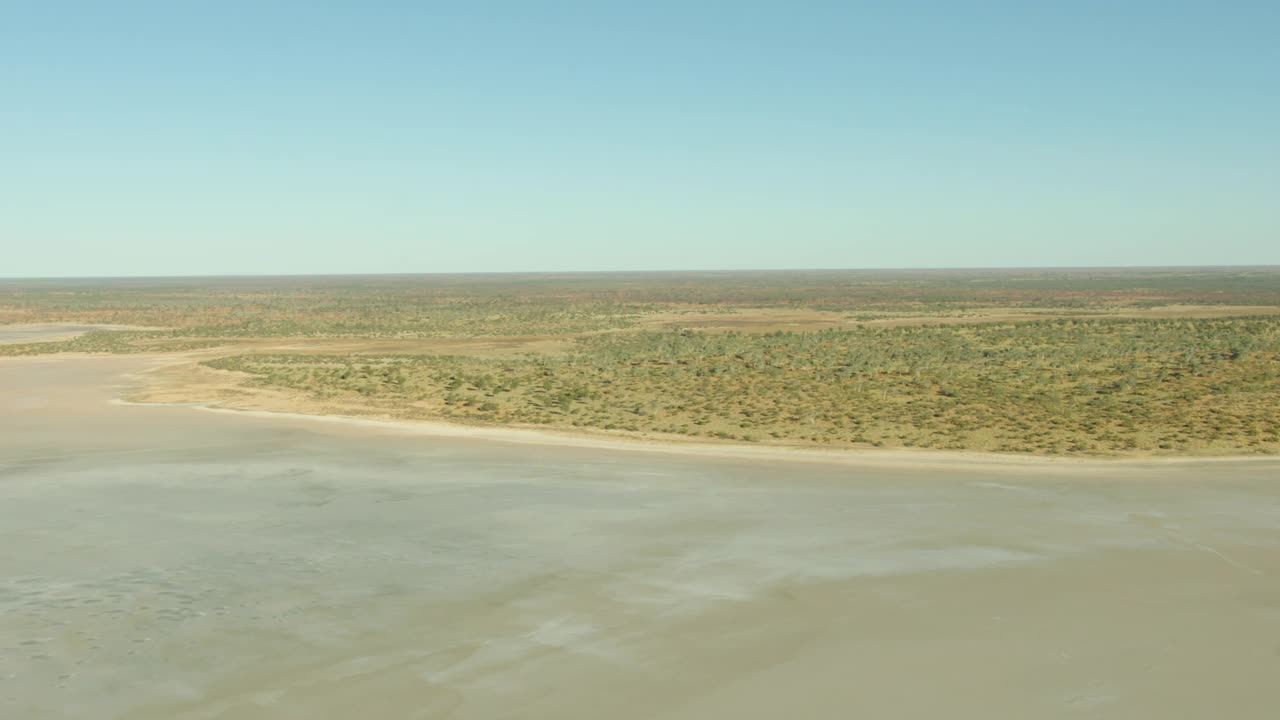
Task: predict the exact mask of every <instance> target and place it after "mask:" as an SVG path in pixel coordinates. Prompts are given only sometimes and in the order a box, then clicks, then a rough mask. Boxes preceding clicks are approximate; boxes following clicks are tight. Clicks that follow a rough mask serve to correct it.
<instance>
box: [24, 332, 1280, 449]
mask: <svg viewBox="0 0 1280 720" xmlns="http://www.w3.org/2000/svg"><path fill="white" fill-rule="evenodd" d="M123 357H130V358H133V359H136V360H138V361H139V362H140V363H142V364H143V367H139V368H136V369H134V370H130V371H126V372H123V373H121V374H120V375H119V376H118V379H119V380H121V381H123V382H118V383H113V384H112V385H111V386H109V387H104V388H103V389H104V390H105V391H107V392H108V393H110V395H111V397H110V398H109V399H108V402H110V403H111V404H118V405H128V406H135V407H181V408H189V409H194V410H202V411H206V412H212V413H220V414H237V415H240V416H242V417H256V418H263V419H269V420H276V421H290V422H318V423H327V424H329V425H330V426H332V427H336V428H346V429H351V430H358V429H364V430H372V431H377V432H392V433H399V434H409V435H422V436H431V437H442V438H449V437H452V438H459V439H465V440H477V441H487V442H500V443H507V444H519V445H531V446H542V447H567V448H583V449H595V450H606V451H611V452H616V451H624V452H642V453H659V454H665V455H672V456H683V457H700V458H707V459H718V460H730V461H745V462H751V461H759V462H782V463H805V464H825V465H843V466H849V467H881V468H903V469H908V468H913V469H935V470H937V469H946V468H954V467H966V468H972V469H986V470H993V471H996V470H998V471H1029V472H1050V473H1070V474H1091V473H1095V472H1099V471H1116V470H1121V471H1150V470H1153V469H1159V468H1170V469H1173V468H1177V467H1184V466H1187V465H1193V464H1206V463H1212V464H1247V463H1264V464H1265V463H1274V464H1276V465H1278V466H1280V457H1278V456H1275V455H1257V454H1255V455H1246V454H1205V455H1190V454H1188V455H1177V456H1171V455H1147V456H1124V455H1120V456H1073V455H1017V454H1003V453H993V452H985V451H980V450H934V449H928V448H852V447H850V448H821V447H804V446H787V445H777V444H751V445H748V444H743V443H734V442H718V441H709V440H706V439H694V438H688V439H686V438H680V437H634V436H625V435H617V434H610V433H608V432H607V431H595V432H593V431H591V430H589V429H564V428H547V427H532V426H485V425H472V424H464V423H456V422H449V421H447V420H416V419H415V420H409V419H398V418H391V417H387V416H377V415H371V416H357V415H344V414H341V413H308V412H297V411H291V410H273V409H261V408H252V409H251V408H236V407H229V406H226V405H222V404H219V403H216V402H202V401H193V402H184V401H166V400H160V401H145V400H144V401H135V400H127V399H125V397H124V396H125V395H127V394H129V393H128V388H127V387H126V386H127V385H133V384H135V383H136V382H137V381H138V380H141V377H140V376H142V375H145V374H146V373H147V372H149V371H151V370H156V369H159V368H162V367H170V366H173V365H176V364H181V363H182V362H184V361H185V360H187V359H188V358H184V357H183V356H181V355H177V354H167V353H166V354H138V355H130V356H118V355H99V354H91V353H61V354H58V355H47V356H46V355H41V356H17V357H5V358H0V362H15V363H43V362H54V363H61V362H73V361H76V360H101V359H108V358H115V359H121V358H123Z"/></svg>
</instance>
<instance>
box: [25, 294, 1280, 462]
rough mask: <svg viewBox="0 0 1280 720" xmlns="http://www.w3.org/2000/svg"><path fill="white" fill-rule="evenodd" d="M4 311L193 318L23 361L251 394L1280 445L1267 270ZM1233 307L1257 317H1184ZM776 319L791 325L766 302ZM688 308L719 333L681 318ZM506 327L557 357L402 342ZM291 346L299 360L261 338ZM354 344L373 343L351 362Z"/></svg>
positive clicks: (478, 410)
mask: <svg viewBox="0 0 1280 720" xmlns="http://www.w3.org/2000/svg"><path fill="white" fill-rule="evenodd" d="M63 282H64V283H69V282H70V281H63ZM139 282H141V281H139ZM153 282H157V283H158V282H159V281H153ZM166 282H167V281H166ZM308 283H309V284H308ZM55 288H58V289H56V290H55ZM89 288H95V289H92V290H90V289H89ZM0 297H4V298H7V300H5V301H4V302H3V303H0V317H5V318H7V319H8V320H10V321H14V320H15V319H16V320H22V321H24V322H33V321H36V320H40V321H75V322H112V323H134V324H148V325H152V326H154V325H164V326H167V327H168V328H170V329H166V330H150V331H128V332H103V333H90V334H87V335H84V336H81V337H79V338H76V339H74V340H69V341H62V342H52V343H30V344H26V345H7V346H0V354H7V355H14V354H37V353H46V352H66V351H74V352H112V353H120V352H177V351H184V350H194V349H202V348H203V349H208V348H214V347H217V348H224V347H225V348H226V350H225V353H224V354H223V355H222V356H221V357H214V358H211V359H207V360H206V361H205V365H206V366H207V367H209V368H213V369H216V370H222V371H234V372H236V373H241V374H242V375H240V376H239V377H241V378H242V379H243V383H244V385H245V387H247V388H250V389H251V388H255V387H256V388H274V389H277V390H285V391H289V392H294V393H297V394H299V395H300V396H303V397H306V398H311V399H313V400H317V401H324V402H330V403H339V404H341V405H342V406H343V407H356V406H358V407H361V408H364V409H366V410H367V411H369V412H378V413H386V414H391V415H395V416H399V417H415V418H444V419H452V420H458V421H467V422H483V423H515V424H524V425H539V426H555V427H566V428H583V429H595V430H608V431H622V432H631V433H644V434H659V433H660V434H670V435H679V436H687V437H697V438H707V439H720V440H732V441H738V442H742V441H746V442H785V443H800V444H812V445H820V446H876V447H921V448H948V449H978V450H991V451H1001V452H1019V453H1038V454H1093V453H1097V454H1114V453H1128V452H1155V453H1161V452H1165V453H1175V452H1187V451H1208V452H1277V451H1280V271H1276V270H1268V269H1254V270H1220V271H1189V270H1184V271H1174V270H1170V271H1142V272H1139V271H1063V272H1058V273H1046V272H1030V271H1026V272H1022V271H1018V272H992V271H988V272H978V271H973V272H956V273H906V272H902V273H835V272H831V273H777V274H765V273H740V274H707V273H704V274H690V275H677V274H652V275H646V274H634V275H632V274H627V275H616V276H567V277H547V276H527V277H526V276H515V277H505V278H504V277H502V276H478V277H471V278H466V277H461V278H460V277H436V278H419V279H411V278H368V279H359V280H357V279H351V278H347V279H338V278H326V279H311V280H309V281H305V282H304V281H303V280H289V281H281V284H280V286H279V287H271V286H269V285H268V284H267V283H266V281H247V280H245V281H230V280H227V281H210V282H209V283H208V284H199V283H189V284H173V285H167V284H164V283H161V284H159V285H146V284H145V283H143V284H141V285H138V286H136V287H134V286H127V287H104V286H93V285H90V284H86V285H84V286H79V285H70V286H68V285H65V284H64V285H58V284H56V283H55V284H51V285H49V286H48V287H44V288H43V289H39V288H37V289H32V288H31V287H30V283H28V284H27V286H23V287H19V288H18V289H14V288H13V287H10V286H0ZM1233 305H1239V306H1244V305H1247V306H1250V307H1247V308H1244V310H1248V311H1249V312H1248V313H1247V314H1245V315H1242V316H1239V317H1210V316H1206V313H1204V312H1201V311H1194V312H1193V311H1191V310H1186V308H1193V309H1194V308H1206V307H1207V308H1215V307H1216V308H1224V311H1223V312H1221V313H1219V314H1231V311H1230V308H1231V306H1233ZM1268 307H1274V308H1275V314H1267V312H1268V310H1267V308H1268ZM762 308H763V309H764V310H762V311H761V312H765V313H768V312H773V313H774V314H773V315H767V314H766V315H760V316H755V315H751V314H750V313H748V312H747V310H748V309H753V310H760V309H762ZM993 308H996V309H997V310H993ZM999 308H1017V312H1016V313H1009V314H1008V315H1007V316H1006V317H1018V318H1043V319H1039V320H1021V321H1016V322H1015V321H1009V320H1002V319H1001V318H1002V316H1001V315H1000V312H1003V311H999V310H998V309H999ZM1151 308H1164V309H1166V310H1167V312H1159V313H1153V312H1148V313H1147V315H1142V313H1143V312H1145V311H1146V310H1149V309H1151ZM797 309H798V310H799V311H806V312H812V313H828V314H827V315H823V316H822V322H823V323H825V325H817V324H815V328H816V327H826V328H828V329H823V330H818V329H806V328H805V327H802V328H801V330H799V331H778V330H776V329H771V328H776V327H777V326H778V325H792V324H801V325H803V323H802V322H795V321H791V320H788V322H782V321H780V320H778V318H780V317H784V316H783V315H778V314H777V313H779V312H786V313H791V314H789V315H786V316H785V317H786V318H788V319H790V318H793V317H800V316H799V315H796V314H795V312H793V311H797ZM1121 311H1123V313H1122V312H1121ZM833 312H836V313H839V314H838V315H836V316H835V317H836V318H837V319H836V320H835V321H833V320H832V319H831V318H832V316H831V315H830V313H833ZM1215 312H1216V311H1215ZM1135 314H1136V315H1137V316H1138V317H1135ZM1210 314H1212V313H1210ZM721 316H723V317H724V318H725V319H723V320H715V318H718V317H721ZM685 317H693V318H697V319H700V320H701V321H702V322H703V323H704V324H707V325H708V326H710V325H712V324H714V325H715V326H716V327H715V329H714V331H709V330H699V329H689V328H685V329H679V328H674V327H673V325H675V324H677V323H679V321H680V319H681V318H685ZM709 317H710V318H712V320H707V318H709ZM903 318H912V319H913V320H912V322H909V323H901V324H899V321H901V320H902V319H903ZM1140 318H1149V319H1140ZM979 321H981V322H979ZM833 323H834V324H836V325H838V326H839V329H830V328H831V327H832V325H833ZM730 328H737V329H730ZM503 336H507V337H510V336H521V338H532V339H534V340H537V339H539V338H552V339H557V340H558V341H559V342H560V345H559V346H558V350H557V351H556V352H544V351H529V352H524V353H522V354H513V353H511V352H507V353H501V354H493V353H483V352H477V353H476V354H471V355H457V354H436V352H437V351H436V350H435V347H436V346H432V345H430V344H429V343H428V344H427V345H426V346H425V347H426V352H424V351H423V347H424V346H423V345H422V344H418V345H413V346H412V347H411V346H409V345H404V346H399V345H395V342H397V341H407V340H409V339H415V338H417V339H421V338H427V339H433V338H434V339H448V338H484V337H494V338H497V337H503ZM272 338H276V339H288V340H289V341H290V343H289V344H288V345H286V346H285V347H288V348H290V349H289V350H288V351H284V350H282V349H280V348H279V347H274V346H272V345H271V344H270V343H266V344H263V343H262V342H259V340H261V339H268V340H269V339H272ZM332 338H349V339H365V340H369V341H370V343H369V344H364V345H362V344H360V343H355V344H354V346H350V344H349V347H348V348H347V349H346V350H344V352H342V353H337V354H335V353H332V352H328V351H327V349H328V348H331V347H332V345H325V344H323V342H321V341H324V340H326V339H332ZM250 340H252V341H254V342H255V343H257V344H251V345H246V344H245V343H246V342H248V341H250ZM373 340H378V341H379V342H378V343H377V344H375V343H373V342H372V341H373ZM308 343H311V344H308ZM277 345H280V344H279V343H277ZM350 347H354V348H355V349H350ZM439 347H441V348H445V347H446V346H444V345H441V346H439ZM388 348H390V349H389V350H388ZM518 350H519V347H517V348H516V351H518ZM247 351H252V352H247ZM215 354H216V353H215Z"/></svg>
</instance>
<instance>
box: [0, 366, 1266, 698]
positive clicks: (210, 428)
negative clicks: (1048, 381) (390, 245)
mask: <svg viewBox="0 0 1280 720" xmlns="http://www.w3.org/2000/svg"><path fill="white" fill-rule="evenodd" d="M154 362H155V360H154V359H149V358H139V357H110V358H103V357H53V358H48V357H41V358H14V359H5V360H0V717H4V718H14V719H19V718H21V719H26V718H95V719H99V718H237V719H239V718H307V719H314V718H350V717H366V718H778V717H796V718H848V717H893V718H937V717H949V718H1075V717H1088V718H1168V717H1185V718H1204V717H1226V718H1268V719H1270V718H1274V717H1276V716H1277V712H1280V502H1278V501H1277V500H1278V494H1277V487H1278V486H1277V482H1280V464H1277V463H1276V462H1273V461H1265V460H1264V461H1196V462H1185V463H1172V464H1170V463H1163V464H1162V463H1116V462H1084V463H1080V462H1076V463H1035V462H1027V463H1005V464H1002V465H985V464H983V463H982V462H967V463H965V462H956V463H953V464H947V463H935V464H932V465H930V464H917V463H912V462H902V463H901V464H900V466H895V464H894V463H893V462H874V463H873V462H866V463H861V462H852V463H843V464H841V463H830V464H825V463H811V462H785V461H773V460H770V459H733V458H723V457H698V456H696V455H688V454H684V455H678V454H666V453H663V452H654V451H628V450H607V449H599V448H581V447H579V448H575V447H554V446H548V445H530V444H515V443H502V442H495V441H492V440H481V439H469V438H459V437H432V436H430V435H423V434H412V433H407V432H398V431H395V430H394V429H390V428H387V429H379V428H376V427H369V426H355V425H352V426H345V425H342V424H339V423H331V422H330V423H326V422H317V421H313V420H306V419H297V418H287V417H280V418H272V417H254V416H247V415H237V414H233V413H211V412H205V411H202V410H200V409H196V408H188V407H169V406H135V405H126V404H119V403H113V402H112V399H113V398H115V397H116V396H117V395H118V393H119V391H120V388H121V387H122V386H123V385H125V384H127V383H129V382H131V381H132V380H131V379H130V378H131V376H132V375H133V374H136V373H138V372H140V371H142V370H145V369H146V367H148V364H149V363H154Z"/></svg>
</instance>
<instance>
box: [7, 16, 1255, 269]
mask: <svg viewBox="0 0 1280 720" xmlns="http://www.w3.org/2000/svg"><path fill="white" fill-rule="evenodd" d="M1250 263H1268V264H1276V263H1280V2H1276V0H1235V1H1234V2H1229V3H1223V2H1196V1H1191V2H1180V1H1179V0H1127V1H1121V2H1117V1H1115V0H1110V1H1107V2H1102V1H1099V0H1077V1H1074V2H1030V1H1028V0H1017V1H1012V0H1011V1H1008V2H983V1H982V0H975V1H974V2H954V1H952V0H946V1H942V0H938V1H935V2H925V1H912V0H905V1H901V2H878V3H863V2H856V1H855V0H845V1H843V2H825V1H818V0H810V1H808V2H805V1H793V2H772V3H762V2H752V1H751V0H736V1H733V2H716V1H713V0H701V1H695V0H681V1H678V2H673V1H668V0H654V1H649V2H604V1H601V2H535V1H534V0H528V1H526V2H505V3H504V2H449V3H437V2H430V1H428V0H419V1H409V0H404V1H393V0H383V1H381V2H374V1H369V2H355V1H353V2H321V1H315V2H301V1H291V0H255V1H254V2H242V1H239V0H220V1H218V2H190V1H184V0H165V1H158V2H130V1H129V0H119V1H118V2H98V1H96V0H95V1H93V2H78V3H75V2H59V1H58V0H7V1H6V0H0V277H3V276H9V277H13V276H49V275H54V276H61V275H77V276H79V275H157V274H230V273H348V272H451V271H517V270H613V269H629V270H640V269H685V268H688V269H695V268H775V267H776V268H804V267H856V268H868V267H939V266H954V267H983V266H1032V265H1035V266H1052V265H1075V266H1079V265H1153V264H1158V265H1165V264H1250Z"/></svg>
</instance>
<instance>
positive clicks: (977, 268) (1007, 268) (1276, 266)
mask: <svg viewBox="0 0 1280 720" xmlns="http://www.w3.org/2000/svg"><path fill="white" fill-rule="evenodd" d="M1244 269H1254V270H1280V263H1246V264H1224V265H1200V264H1187V265H1177V264H1175V265H967V266H951V267H940V266H939V267H832V268H815V267H792V268H737V269H727V268H696V269H681V270H671V269H665V270H663V269H645V270H460V271H444V272H359V273H226V274H217V273H209V274H192V275H12V276H0V282H7V281H15V280H17V281H21V280H199V279H207V280H222V279H237V278H245V279H254V278H257V279H272V278H359V277H370V278H376V277H382V278H386V277H448V276H494V275H506V276H536V275H584V276H586V275H659V274H662V275H682V274H683V275H694V274H699V273H714V274H734V273H740V274H760V273H821V272H966V271H967V272H1001V271H1004V272H1012V271H1050V272H1052V271H1059V272H1066V271H1072V270H1075V271H1079V270H1244Z"/></svg>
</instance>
